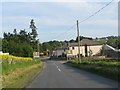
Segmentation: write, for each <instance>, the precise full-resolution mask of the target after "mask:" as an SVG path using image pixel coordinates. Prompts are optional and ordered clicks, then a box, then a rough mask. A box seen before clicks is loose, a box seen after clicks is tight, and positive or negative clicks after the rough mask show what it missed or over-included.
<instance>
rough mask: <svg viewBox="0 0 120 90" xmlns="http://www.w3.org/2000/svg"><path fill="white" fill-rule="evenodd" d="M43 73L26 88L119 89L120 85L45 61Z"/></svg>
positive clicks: (58, 62) (59, 63)
mask: <svg viewBox="0 0 120 90" xmlns="http://www.w3.org/2000/svg"><path fill="white" fill-rule="evenodd" d="M44 63H45V66H44V69H43V71H42V72H41V73H40V74H39V75H38V76H37V77H36V78H35V79H34V80H33V81H32V83H30V84H29V85H28V86H27V87H26V88H118V83H117V82H115V81H113V80H110V79H107V78H104V77H101V76H98V75H95V74H92V73H89V72H86V71H83V70H80V69H77V68H74V67H70V66H68V65H64V64H62V63H63V61H55V60H45V61H44Z"/></svg>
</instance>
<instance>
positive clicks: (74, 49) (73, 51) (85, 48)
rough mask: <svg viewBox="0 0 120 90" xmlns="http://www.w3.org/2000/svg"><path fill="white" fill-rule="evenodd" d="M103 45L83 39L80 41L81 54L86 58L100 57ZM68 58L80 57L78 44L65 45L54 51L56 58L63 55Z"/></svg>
mask: <svg viewBox="0 0 120 90" xmlns="http://www.w3.org/2000/svg"><path fill="white" fill-rule="evenodd" d="M102 46H103V45H102V44H100V43H97V42H95V41H93V40H89V39H82V40H81V41H80V54H81V55H82V56H84V57H87V56H93V55H98V54H100V53H101V49H102ZM63 53H64V54H66V55H67V56H69V55H70V56H77V55H78V43H77V42H76V43H69V44H65V45H64V46H62V47H59V48H57V49H56V50H55V51H54V54H53V55H54V56H57V57H58V56H60V55H62V54H63Z"/></svg>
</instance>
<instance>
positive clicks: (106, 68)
mask: <svg viewBox="0 0 120 90" xmlns="http://www.w3.org/2000/svg"><path fill="white" fill-rule="evenodd" d="M67 64H69V65H72V66H75V67H77V68H80V69H83V70H86V71H90V72H93V73H96V74H98V75H102V76H104V77H107V78H111V79H113V80H117V81H120V79H119V78H118V75H120V72H119V70H118V69H119V68H120V62H119V61H118V60H106V59H104V60H82V61H81V62H80V61H77V60H71V61H68V62H67Z"/></svg>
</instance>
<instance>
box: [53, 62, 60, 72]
mask: <svg viewBox="0 0 120 90" xmlns="http://www.w3.org/2000/svg"><path fill="white" fill-rule="evenodd" d="M54 64H55V62H54ZM55 66H56V67H57V69H58V71H59V72H61V70H60V68H59V67H58V66H57V65H56V64H55Z"/></svg>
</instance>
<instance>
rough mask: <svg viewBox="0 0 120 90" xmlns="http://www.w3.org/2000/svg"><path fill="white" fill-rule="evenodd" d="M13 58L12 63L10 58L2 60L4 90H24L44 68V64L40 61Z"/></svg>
mask: <svg viewBox="0 0 120 90" xmlns="http://www.w3.org/2000/svg"><path fill="white" fill-rule="evenodd" d="M4 57H5V56H4ZM6 57H8V56H6ZM13 57H14V58H13V59H12V62H11V63H9V62H8V60H10V59H9V58H2V88H3V90H4V89H5V90H9V89H11V88H13V89H19V88H24V87H25V86H26V85H28V84H29V83H30V82H31V81H32V80H33V79H34V78H35V77H36V76H37V75H38V73H40V71H41V70H42V68H43V63H42V62H41V61H40V60H39V59H32V58H23V57H15V56H13ZM17 58H20V59H17Z"/></svg>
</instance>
